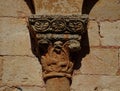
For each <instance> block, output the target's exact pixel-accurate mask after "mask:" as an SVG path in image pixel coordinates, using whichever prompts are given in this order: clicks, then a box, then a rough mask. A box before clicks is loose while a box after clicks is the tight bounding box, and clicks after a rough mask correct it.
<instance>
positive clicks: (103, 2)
mask: <svg viewBox="0 0 120 91" xmlns="http://www.w3.org/2000/svg"><path fill="white" fill-rule="evenodd" d="M90 19H96V20H102V21H103V20H110V21H113V20H119V19H120V0H98V2H97V3H96V4H95V5H94V7H93V8H92V9H91V11H90Z"/></svg>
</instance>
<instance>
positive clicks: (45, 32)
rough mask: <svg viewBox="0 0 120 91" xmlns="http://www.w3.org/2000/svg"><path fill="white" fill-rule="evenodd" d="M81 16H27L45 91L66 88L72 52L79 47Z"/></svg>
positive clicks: (61, 90) (82, 20)
mask: <svg viewBox="0 0 120 91" xmlns="http://www.w3.org/2000/svg"><path fill="white" fill-rule="evenodd" d="M83 16H85V15H83ZM83 16H79V15H69V16H61V15H32V16H31V17H29V23H28V28H29V31H30V38H31V44H32V51H33V53H34V54H35V55H36V57H38V59H39V61H40V63H41V65H42V71H43V79H44V81H45V83H46V87H47V88H46V90H47V91H70V84H71V82H72V73H73V70H74V69H73V66H74V63H75V61H76V60H74V59H73V58H72V56H73V54H74V55H75V53H76V52H78V51H79V50H80V49H81V47H80V41H81V35H82V34H83V33H84V32H85V30H84V27H85V24H86V21H87V18H85V17H84V18H83Z"/></svg>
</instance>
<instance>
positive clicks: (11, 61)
mask: <svg viewBox="0 0 120 91" xmlns="http://www.w3.org/2000/svg"><path fill="white" fill-rule="evenodd" d="M2 82H3V84H10V85H42V72H41V66H40V64H39V62H38V61H37V59H35V58H32V57H19V56H18V57H4V62H3V76H2Z"/></svg>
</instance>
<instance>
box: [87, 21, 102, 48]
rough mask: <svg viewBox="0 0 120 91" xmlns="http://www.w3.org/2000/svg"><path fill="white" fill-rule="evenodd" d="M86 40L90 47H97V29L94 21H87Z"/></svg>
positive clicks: (98, 43) (98, 38)
mask: <svg viewBox="0 0 120 91" xmlns="http://www.w3.org/2000/svg"><path fill="white" fill-rule="evenodd" d="M88 39H89V44H90V46H99V45H100V41H99V40H100V37H99V28H98V24H97V22H96V21H89V23H88Z"/></svg>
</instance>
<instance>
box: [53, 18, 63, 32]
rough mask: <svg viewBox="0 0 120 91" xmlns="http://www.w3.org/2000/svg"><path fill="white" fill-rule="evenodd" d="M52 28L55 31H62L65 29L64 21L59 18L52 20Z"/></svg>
mask: <svg viewBox="0 0 120 91" xmlns="http://www.w3.org/2000/svg"><path fill="white" fill-rule="evenodd" d="M52 28H53V31H55V32H62V31H64V29H65V23H64V21H61V20H57V21H54V22H52Z"/></svg>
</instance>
